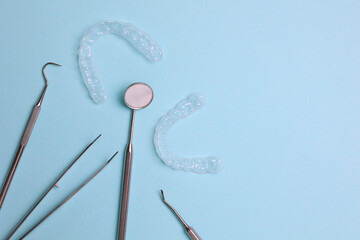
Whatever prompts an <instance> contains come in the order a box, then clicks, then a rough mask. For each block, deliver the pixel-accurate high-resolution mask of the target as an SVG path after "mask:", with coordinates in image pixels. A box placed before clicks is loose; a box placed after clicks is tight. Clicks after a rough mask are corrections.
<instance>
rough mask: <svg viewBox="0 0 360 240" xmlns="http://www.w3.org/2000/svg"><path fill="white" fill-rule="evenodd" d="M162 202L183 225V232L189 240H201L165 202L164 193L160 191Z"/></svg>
mask: <svg viewBox="0 0 360 240" xmlns="http://www.w3.org/2000/svg"><path fill="white" fill-rule="evenodd" d="M161 195H162V200H163V202H164V203H165V204H166V205H167V206H168V207H169V208H170V209H171V210H172V211H173V212H174V213H175V215H176V216H177V218H178V219H179V220H180V222H181V223H182V224H183V226H184V228H185V231H186V233H187V235H188V236H189V238H190V239H191V240H201V238H200V236H199V235H198V234H197V233H196V232H195V230H194V229H193V228H192V227H190V226H189V225H187V223H186V222H185V221H184V219H182V217H181V216H180V215H179V213H178V212H177V211H176V210H175V209H174V208H173V207H172V206H171V205H170V204H169V203H168V202H167V201H166V200H165V196H164V191H163V190H161Z"/></svg>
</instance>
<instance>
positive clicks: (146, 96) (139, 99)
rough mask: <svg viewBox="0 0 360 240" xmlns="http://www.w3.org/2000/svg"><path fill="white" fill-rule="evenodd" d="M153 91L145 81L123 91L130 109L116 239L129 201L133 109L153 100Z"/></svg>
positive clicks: (120, 239)
mask: <svg viewBox="0 0 360 240" xmlns="http://www.w3.org/2000/svg"><path fill="white" fill-rule="evenodd" d="M153 97H154V93H153V91H152V89H151V87H150V86H149V85H147V84H145V83H139V82H138V83H134V84H131V85H130V86H129V87H128V88H127V89H126V91H125V93H124V101H125V104H126V105H127V106H128V107H129V108H130V109H132V111H131V124H130V133H129V142H128V145H127V147H126V150H125V161H124V171H123V181H122V194H121V210H120V219H119V229H118V235H117V237H118V238H117V239H118V240H124V239H125V231H126V219H127V210H128V202H129V189H130V176H131V164H132V154H133V149H132V136H133V127H134V119H135V110H138V109H143V108H145V107H147V106H148V105H149V104H150V103H151V101H152V100H153Z"/></svg>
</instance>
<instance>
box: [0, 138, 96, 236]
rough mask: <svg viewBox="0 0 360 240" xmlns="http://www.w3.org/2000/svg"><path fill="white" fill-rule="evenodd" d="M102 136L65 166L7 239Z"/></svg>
mask: <svg viewBox="0 0 360 240" xmlns="http://www.w3.org/2000/svg"><path fill="white" fill-rule="evenodd" d="M100 137H101V134H100V135H99V136H97V137H96V138H95V139H94V140H93V141H92V142H91V143H90V144H89V145H88V146H87V147H86V148H85V149H84V150H83V151H82V152H81V153H80V154H79V155H78V156H77V157H76V158H75V159H74V161H72V162H71V164H70V165H69V166H68V167H67V168H65V170H64V171H63V172H62V173H61V174H60V176H59V177H58V178H57V179H56V180H55V181H54V182H53V183H52V184H51V185H50V187H49V188H48V189H47V190H46V191H45V193H44V194H43V195H42V196H41V197H40V198H39V200H38V201H37V202H36V203H35V204H34V206H32V207H31V208H30V210H29V211H28V212H27V213H26V214H25V216H24V217H23V218H22V219H21V220H20V222H19V223H18V224H17V225H16V227H15V228H14V229H13V230H12V231H11V233H10V234H9V235H8V236H7V237H6V240H9V239H10V238H11V237H12V235H14V233H15V232H16V231H17V230H18V228H19V227H20V226H21V225H22V224H23V223H24V221H25V220H26V219H27V218H28V217H29V215H30V214H31V213H32V212H33V211H34V209H35V208H36V207H37V206H38V205H39V204H40V202H41V201H42V200H43V199H44V198H45V196H46V195H47V194H48V193H49V192H50V191H51V189H53V187H54V186H57V183H58V182H59V181H60V179H61V178H62V177H63V176H64V175H65V173H66V172H67V171H68V170H69V169H70V168H71V167H72V166H73V165H74V164H75V163H76V162H77V160H79V159H80V157H81V156H82V155H83V154H84V153H85V152H86V151H87V150H88V149H89V148H90V147H91V146H92V145H93V144H94V143H95V142H96V140H98V139H99V138H100Z"/></svg>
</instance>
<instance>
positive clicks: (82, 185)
mask: <svg viewBox="0 0 360 240" xmlns="http://www.w3.org/2000/svg"><path fill="white" fill-rule="evenodd" d="M116 154H118V152H116V153H115V154H114V155H113V156H112V157H111V158H110V159H109V160H108V161H107V162H106V163H105V164H104V165H103V166H102V167H101V168H100V169H99V170H97V171H96V172H95V173H94V174H93V175H92V176H91V177H90V178H88V179H87V180H86V181H85V182H84V183H83V184H81V185H80V186H79V187H78V188H77V189H75V191H73V192H72V193H71V194H70V195H69V196H67V197H66V198H65V199H64V200H63V201H62V202H61V203H60V204H59V205H57V206H56V207H55V208H54V209H53V210H51V211H50V212H49V213H48V214H46V216H45V217H44V218H43V219H41V220H40V221H39V222H38V223H36V224H35V225H34V226H33V227H32V228H31V229H30V230H29V231H27V232H26V233H25V234H24V235H23V236H22V237H20V240H21V239H24V238H25V237H26V236H27V235H28V234H29V233H31V232H32V231H33V230H34V229H35V228H36V227H37V226H39V225H40V224H41V223H42V222H43V221H45V219H46V218H48V217H49V216H50V215H51V214H53V213H54V212H55V211H56V210H58V209H59V208H60V207H61V206H62V205H64V204H65V203H66V202H67V201H69V200H70V199H71V198H72V197H73V196H74V195H75V194H76V193H77V192H79V191H80V190H81V189H82V188H83V187H84V186H85V185H86V184H87V183H88V182H90V181H91V180H92V179H93V178H94V177H95V176H96V175H97V174H98V173H99V172H101V170H103V169H104V168H105V167H106V166H107V165H108V164H109V163H110V161H111V160H112V159H113V158H114V157H115V156H116Z"/></svg>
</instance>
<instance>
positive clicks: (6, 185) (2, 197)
mask: <svg viewBox="0 0 360 240" xmlns="http://www.w3.org/2000/svg"><path fill="white" fill-rule="evenodd" d="M40 109H41V106H40V104H39V103H37V104H36V105H35V106H34V108H33V110H32V113H31V115H30V118H29V120H28V123H27V125H26V128H25V130H24V133H23V135H22V137H21V140H20V144H19V147H18V150H17V151H16V154H15V157H14V159H13V161H12V164H11V167H10V169H9V172H8V174H7V176H6V179H5V181H4V185H3V187H2V189H1V193H0V208H1V206H2V204H3V202H4V200H5V196H6V193H7V191H8V189H9V186H10V183H11V180H12V179H13V177H14V174H15V170H16V168H17V166H18V164H19V161H20V158H21V155H22V153H23V151H24V148H25V146H26V144H27V142H28V140H29V138H30V135H31V132H32V130H33V128H34V125H35V122H36V119H37V117H38V116H39V112H40Z"/></svg>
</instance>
